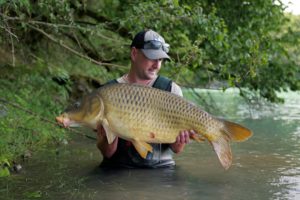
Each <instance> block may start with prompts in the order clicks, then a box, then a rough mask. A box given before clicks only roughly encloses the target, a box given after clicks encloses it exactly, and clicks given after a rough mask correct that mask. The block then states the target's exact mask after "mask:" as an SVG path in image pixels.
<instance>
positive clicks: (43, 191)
mask: <svg viewBox="0 0 300 200" xmlns="http://www.w3.org/2000/svg"><path fill="white" fill-rule="evenodd" d="M223 98H227V97H226V96H224V97H223ZM228 98H229V99H231V98H232V96H230V97H228ZM223 102H224V101H223ZM299 102H300V96H297V95H296V96H292V98H291V100H288V101H287V102H286V104H284V105H279V106H277V107H273V108H272V110H273V111H272V112H269V111H259V110H256V111H255V112H258V113H259V114H257V116H258V117H257V118H255V119H252V118H249V113H248V114H246V110H247V109H248V108H246V107H245V106H244V107H243V106H242V105H243V104H242V103H241V104H240V106H236V105H234V108H226V109H227V110H232V112H228V113H231V115H230V118H231V119H234V120H235V121H238V122H239V123H242V124H244V125H246V126H247V127H249V128H251V129H252V130H253V131H254V136H253V137H252V138H251V139H250V140H248V141H247V142H244V143H233V144H232V145H231V146H232V151H233V157H234V160H233V165H232V167H231V168H230V169H229V170H228V171H224V169H223V168H222V167H221V165H220V163H219V161H218V159H217V156H216V155H215V153H214V152H213V151H212V148H211V147H210V145H209V144H207V143H201V144H198V143H192V144H191V145H188V146H187V148H186V149H185V151H184V152H183V153H182V154H180V155H178V156H175V159H176V163H177V166H176V167H175V168H174V169H155V170H147V169H137V170H127V169H123V170H103V169H100V168H99V167H98V166H99V164H100V161H101V157H100V155H99V152H98V151H97V150H96V147H95V143H94V141H88V140H82V138H79V139H78V138H74V140H73V141H72V142H71V144H70V145H67V146H60V147H52V148H49V149H46V150H44V151H41V152H38V154H36V155H34V157H33V158H32V159H31V160H29V161H27V162H26V163H24V164H23V169H24V170H23V171H22V172H21V174H15V175H13V176H12V177H9V178H3V179H0V199H3V200H4V199H5V200H9V199H34V198H35V197H36V198H40V199H62V200H71V199H78V200H81V199H82V200H83V199H84V200H89V199H95V200H98V199H99V200H100V199H101V200H102V199H125V200H126V199H172V200H174V199H192V200H193V199H195V200H196V199H197V200H198V199H202V200H203V199H204V200H205V199H207V200H212V199H213V200H214V199H224V200H229V199H230V200H231V199H243V200H247V199H249V200H250V199H251V200H252V199H299V198H300V148H299V147H300V126H299V122H300V120H299V119H300V113H299V108H298V107H297V106H299ZM216 103H218V102H216ZM234 110H235V112H234ZM237 111H238V112H237ZM253 112H254V111H253ZM255 112H254V113H255ZM226 113H227V112H226ZM233 113H234V114H233ZM241 113H243V115H241Z"/></svg>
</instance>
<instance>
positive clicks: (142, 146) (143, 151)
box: [132, 140, 153, 159]
mask: <svg viewBox="0 0 300 200" xmlns="http://www.w3.org/2000/svg"><path fill="white" fill-rule="evenodd" d="M132 144H133V146H134V147H135V149H136V151H137V152H138V153H139V154H140V156H141V157H142V158H144V159H145V158H146V157H147V154H148V152H149V151H150V152H153V148H152V146H151V145H150V144H148V143H146V142H142V141H138V140H133V141H132Z"/></svg>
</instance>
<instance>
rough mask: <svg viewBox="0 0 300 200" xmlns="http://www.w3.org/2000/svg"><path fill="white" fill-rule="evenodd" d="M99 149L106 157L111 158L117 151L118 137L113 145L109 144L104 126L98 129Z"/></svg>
mask: <svg viewBox="0 0 300 200" xmlns="http://www.w3.org/2000/svg"><path fill="white" fill-rule="evenodd" d="M97 147H98V149H99V150H100V151H101V153H102V155H103V156H104V157H106V158H110V157H111V156H112V155H113V154H114V153H115V152H116V150H117V147H118V137H116V138H115V140H114V141H113V142H112V143H111V144H108V141H107V137H106V132H105V130H104V128H103V126H102V125H99V126H98V127H97Z"/></svg>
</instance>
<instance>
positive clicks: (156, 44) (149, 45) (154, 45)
mask: <svg viewBox="0 0 300 200" xmlns="http://www.w3.org/2000/svg"><path fill="white" fill-rule="evenodd" d="M169 47H170V45H169V44H167V43H162V42H160V41H158V40H149V41H147V42H145V44H144V47H143V49H155V50H157V49H162V50H163V51H164V52H166V53H168V52H169Z"/></svg>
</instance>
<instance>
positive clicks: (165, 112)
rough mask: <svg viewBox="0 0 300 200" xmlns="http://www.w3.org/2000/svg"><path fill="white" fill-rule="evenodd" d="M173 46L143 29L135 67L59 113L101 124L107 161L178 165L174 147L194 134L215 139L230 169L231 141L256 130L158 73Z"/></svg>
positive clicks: (73, 122) (64, 121)
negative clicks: (202, 104)
mask: <svg viewBox="0 0 300 200" xmlns="http://www.w3.org/2000/svg"><path fill="white" fill-rule="evenodd" d="M168 48H169V45H168V44H166V43H165V41H164V39H163V38H162V37H161V36H160V35H159V34H158V33H156V32H154V31H152V30H148V31H143V32H140V33H138V34H137V35H136V36H135V38H134V39H133V41H132V44H131V68H130V71H129V73H128V74H126V75H124V76H122V77H121V78H119V79H117V80H113V81H110V82H109V83H108V84H107V85H105V86H103V87H101V88H99V89H98V90H96V91H94V92H92V93H90V94H89V95H86V96H84V97H83V99H82V101H81V102H79V104H76V106H75V107H73V108H72V109H69V110H68V111H65V112H64V113H62V114H61V115H59V116H57V117H56V121H57V122H58V123H60V124H61V125H63V126H65V127H76V126H86V127H90V128H92V129H94V130H95V129H97V133H98V134H97V135H98V141H97V146H98V148H99V149H100V151H101V153H102V154H103V161H102V164H101V166H103V167H108V168H111V167H126V168H160V167H170V166H174V165H175V162H174V160H173V157H172V155H173V153H172V151H173V152H175V153H179V152H181V151H182V150H183V148H184V146H185V144H187V143H188V142H189V140H190V139H193V140H196V141H198V142H202V141H207V142H208V143H209V144H210V145H212V147H213V150H214V151H215V153H216V154H217V156H218V158H219V161H220V163H221V165H222V166H223V167H224V169H228V168H229V167H230V166H231V164H232V152H231V148H230V142H231V141H234V142H242V141H245V140H247V139H248V138H250V137H251V136H252V131H251V130H249V129H248V128H246V127H243V126H242V125H239V124H237V123H234V122H230V121H227V120H224V119H219V118H217V117H214V116H212V115H210V114H209V113H207V112H205V111H203V110H201V109H200V108H199V107H198V106H197V105H195V104H193V103H191V102H189V101H187V100H186V99H184V98H182V92H181V89H180V88H179V86H178V85H176V84H175V83H174V82H172V81H170V80H169V79H167V78H164V77H161V76H158V75H157V73H158V72H159V70H160V67H161V63H162V61H163V59H169V56H168V55H167V52H168ZM113 83H119V84H113ZM149 86H152V87H149ZM100 124H101V125H100Z"/></svg>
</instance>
